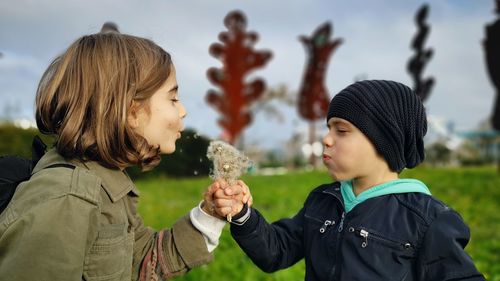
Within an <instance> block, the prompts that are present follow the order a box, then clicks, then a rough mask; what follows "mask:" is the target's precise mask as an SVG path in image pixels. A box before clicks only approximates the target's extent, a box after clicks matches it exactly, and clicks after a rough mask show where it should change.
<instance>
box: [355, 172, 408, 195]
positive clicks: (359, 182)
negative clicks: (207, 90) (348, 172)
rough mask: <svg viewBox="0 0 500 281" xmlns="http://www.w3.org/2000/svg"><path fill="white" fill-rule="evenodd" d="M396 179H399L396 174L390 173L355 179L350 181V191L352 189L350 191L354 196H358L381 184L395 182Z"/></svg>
mask: <svg viewBox="0 0 500 281" xmlns="http://www.w3.org/2000/svg"><path fill="white" fill-rule="evenodd" d="M398 178H399V175H398V173H396V172H392V171H387V172H385V173H381V174H376V175H370V176H364V177H359V178H355V179H353V180H352V189H353V190H352V191H353V192H354V195H356V196H358V195H359V194H361V193H362V192H363V191H365V190H368V189H370V188H372V187H374V186H377V185H380V184H383V183H385V182H388V181H393V180H397V179H398Z"/></svg>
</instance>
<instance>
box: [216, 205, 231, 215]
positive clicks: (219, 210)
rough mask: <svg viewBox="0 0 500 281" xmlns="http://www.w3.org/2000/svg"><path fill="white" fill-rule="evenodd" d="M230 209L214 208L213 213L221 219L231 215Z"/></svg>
mask: <svg viewBox="0 0 500 281" xmlns="http://www.w3.org/2000/svg"><path fill="white" fill-rule="evenodd" d="M231 210H232V208H231V207H223V208H215V212H216V213H217V214H218V215H219V216H222V217H226V216H227V215H229V214H230V213H231Z"/></svg>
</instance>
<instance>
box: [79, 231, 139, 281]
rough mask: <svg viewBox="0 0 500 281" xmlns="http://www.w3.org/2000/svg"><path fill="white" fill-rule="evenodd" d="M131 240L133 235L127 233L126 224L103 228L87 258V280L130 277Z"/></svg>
mask: <svg viewBox="0 0 500 281" xmlns="http://www.w3.org/2000/svg"><path fill="white" fill-rule="evenodd" d="M131 237H132V238H131ZM131 239H133V234H128V233H127V225H126V224H125V223H124V224H117V225H106V226H102V227H101V228H100V229H99V233H98V237H97V240H96V241H95V242H94V244H93V245H92V247H91V248H90V251H89V253H88V254H87V256H86V257H85V264H84V272H83V276H84V277H85V280H123V275H127V276H128V275H129V274H130V273H129V271H131V270H132V269H131V266H130V264H129V260H130V257H129V256H131V255H132V253H131V252H130V247H129V244H130V243H131V242H130V241H129V240H131ZM125 273H128V274H125ZM129 279H130V278H129Z"/></svg>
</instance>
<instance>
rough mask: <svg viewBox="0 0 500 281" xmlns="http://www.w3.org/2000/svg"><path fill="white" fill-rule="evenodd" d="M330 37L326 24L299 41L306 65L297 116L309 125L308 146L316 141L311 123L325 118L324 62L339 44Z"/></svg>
mask: <svg viewBox="0 0 500 281" xmlns="http://www.w3.org/2000/svg"><path fill="white" fill-rule="evenodd" d="M332 33H333V32H332V25H331V24H330V23H329V22H326V23H324V24H322V25H321V26H319V27H318V28H317V29H316V30H315V31H314V32H313V34H312V35H311V37H307V36H305V35H302V36H300V37H299V39H300V41H301V42H302V43H304V46H305V48H306V52H307V60H306V62H307V64H306V67H305V70H304V78H303V79H302V85H301V87H300V90H299V97H298V110H299V115H300V116H301V117H302V118H304V119H306V120H307V121H309V143H310V144H311V145H312V144H313V142H314V141H315V138H316V136H315V134H316V133H315V130H314V129H315V128H314V122H315V121H317V120H320V119H324V118H326V114H327V111H328V105H329V103H330V97H329V95H328V91H327V90H326V86H325V75H326V70H327V66H328V60H329V58H330V55H331V54H332V52H333V51H334V50H336V49H337V48H338V47H339V46H340V44H342V39H340V38H338V39H335V40H333V41H330V38H331V37H330V36H331V35H332ZM310 162H311V164H312V165H313V166H314V162H315V156H314V155H311V158H310Z"/></svg>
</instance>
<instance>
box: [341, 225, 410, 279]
mask: <svg viewBox="0 0 500 281" xmlns="http://www.w3.org/2000/svg"><path fill="white" fill-rule="evenodd" d="M345 230H346V231H347V233H346V234H345V235H344V240H343V243H344V244H346V246H345V248H346V249H348V250H347V251H348V252H349V254H348V255H349V256H351V257H356V260H355V262H354V263H356V264H357V265H356V266H357V267H359V268H365V270H364V271H363V273H362V275H363V276H377V280H387V281H400V280H406V279H407V278H408V276H412V274H413V273H412V270H413V264H414V262H415V255H416V254H415V246H414V244H413V243H412V242H410V241H404V240H403V239H397V238H394V237H391V236H389V235H387V234H385V233H382V232H379V231H375V230H373V229H369V228H365V227H353V226H347V228H346V229H345ZM349 262H353V261H349ZM359 280H366V278H364V279H363V278H360V279H359Z"/></svg>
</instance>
